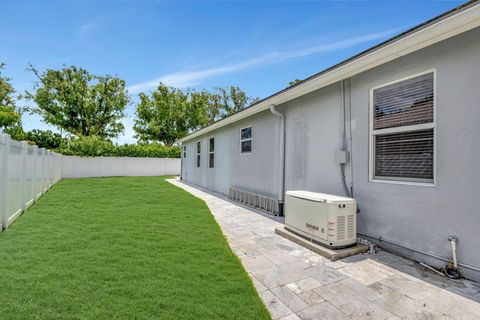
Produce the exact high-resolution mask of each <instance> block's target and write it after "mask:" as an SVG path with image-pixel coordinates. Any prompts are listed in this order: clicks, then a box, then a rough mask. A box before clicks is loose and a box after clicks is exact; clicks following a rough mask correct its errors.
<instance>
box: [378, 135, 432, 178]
mask: <svg viewBox="0 0 480 320" xmlns="http://www.w3.org/2000/svg"><path fill="white" fill-rule="evenodd" d="M433 137H434V134H433V129H429V130H422V131H413V132H405V133H393V134H385V135H376V136H375V176H376V177H387V178H392V177H394V178H395V177H396V178H407V179H408V178H412V179H415V180H417V181H418V180H419V179H421V180H425V181H426V182H431V181H433V155H434V153H433V152H434V151H433V146H434V141H433Z"/></svg>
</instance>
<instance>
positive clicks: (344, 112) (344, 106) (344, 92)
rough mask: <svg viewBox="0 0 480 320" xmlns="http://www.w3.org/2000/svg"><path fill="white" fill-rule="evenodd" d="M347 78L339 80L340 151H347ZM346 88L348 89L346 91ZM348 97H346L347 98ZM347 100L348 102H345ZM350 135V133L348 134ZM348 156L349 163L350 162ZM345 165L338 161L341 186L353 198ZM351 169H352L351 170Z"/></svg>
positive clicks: (348, 87) (348, 88) (351, 186)
mask: <svg viewBox="0 0 480 320" xmlns="http://www.w3.org/2000/svg"><path fill="white" fill-rule="evenodd" d="M346 82H347V80H342V81H340V93H341V94H340V96H341V99H342V102H341V103H342V151H345V152H347V151H348V143H347V105H348V107H349V109H350V107H351V105H350V84H349V81H348V83H346ZM347 90H348V91H347ZM347 97H348V99H347ZM347 100H348V102H347ZM350 136H351V135H350ZM351 161H352V160H351V157H350V163H351ZM345 166H346V163H340V175H341V179H342V186H343V190H344V192H345V194H346V195H347V197H349V198H354V195H353V179H352V181H351V184H350V188H349V187H348V185H347V178H346V175H345ZM351 171H352V170H351Z"/></svg>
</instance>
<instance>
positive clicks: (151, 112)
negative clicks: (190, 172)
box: [133, 84, 257, 146]
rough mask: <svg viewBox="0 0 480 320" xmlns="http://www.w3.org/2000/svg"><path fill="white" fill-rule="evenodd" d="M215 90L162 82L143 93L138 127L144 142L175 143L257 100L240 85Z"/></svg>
mask: <svg viewBox="0 0 480 320" xmlns="http://www.w3.org/2000/svg"><path fill="white" fill-rule="evenodd" d="M215 90H216V91H215V92H213V93H212V92H207V91H205V90H203V91H192V90H188V89H187V90H180V89H176V88H172V87H168V86H166V85H164V84H160V85H159V86H158V87H157V89H156V90H155V91H153V92H152V93H151V94H145V93H141V94H140V95H139V98H140V102H139V103H138V104H137V110H136V113H135V114H136V119H135V125H134V127H133V128H134V130H135V132H136V137H137V138H138V139H139V141H141V142H153V141H157V142H161V143H163V144H164V145H166V146H172V145H173V144H174V143H175V141H177V140H178V139H180V138H182V137H184V136H186V135H188V134H189V133H190V132H192V131H195V130H198V129H199V128H202V127H205V126H207V125H209V124H211V123H213V122H215V121H217V120H219V119H222V118H224V117H226V116H228V115H230V114H232V113H235V112H238V111H241V110H243V109H245V108H246V107H248V105H249V104H250V103H253V102H255V101H257V99H252V98H249V97H247V95H246V94H245V92H243V91H242V90H240V88H238V87H234V86H231V87H228V88H216V89H215Z"/></svg>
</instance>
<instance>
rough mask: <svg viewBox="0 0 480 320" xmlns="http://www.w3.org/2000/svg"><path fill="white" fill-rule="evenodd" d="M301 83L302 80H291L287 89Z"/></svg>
mask: <svg viewBox="0 0 480 320" xmlns="http://www.w3.org/2000/svg"><path fill="white" fill-rule="evenodd" d="M302 81H303V80H300V79H295V80H293V81H290V82H289V83H288V86H289V87H291V86H294V85H296V84H297V83H299V82H302Z"/></svg>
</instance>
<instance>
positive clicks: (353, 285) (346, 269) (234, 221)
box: [170, 180, 480, 320]
mask: <svg viewBox="0 0 480 320" xmlns="http://www.w3.org/2000/svg"><path fill="white" fill-rule="evenodd" d="M170 182H172V183H173V184H175V185H177V186H179V187H180V188H183V189H185V190H187V191H188V192H190V193H192V194H193V195H195V196H197V197H199V198H201V199H203V200H205V202H206V203H207V205H208V206H209V208H210V211H211V212H212V214H213V216H214V217H215V219H216V220H217V222H218V224H219V225H220V227H221V228H222V231H223V233H224V234H225V236H226V238H227V240H228V243H229V245H230V247H231V248H232V250H233V251H234V252H235V254H237V256H238V257H239V258H240V259H241V261H242V263H243V266H244V268H245V270H246V271H247V272H248V273H249V275H250V276H251V278H252V281H253V284H254V285H255V287H256V288H257V291H258V292H259V295H260V297H261V298H262V300H263V301H264V303H265V305H266V306H267V307H268V309H269V310H270V313H271V315H272V318H273V319H282V320H298V319H303V320H305V319H328V320H335V319H382V320H383V319H389V320H395V319H441V320H449V319H454V320H464V319H466V320H469V319H472V320H478V319H480V285H479V284H478V283H475V282H471V281H467V280H461V281H453V280H449V279H446V278H444V277H441V276H438V275H437V274H434V273H432V272H430V271H428V270H425V269H424V268H422V267H421V266H419V265H418V264H417V263H415V262H413V261H410V260H407V259H403V258H401V257H399V256H396V255H393V254H390V253H387V252H383V251H380V252H379V253H377V254H375V255H368V254H364V255H356V256H352V257H348V258H344V259H341V260H338V261H335V262H331V261H329V260H327V259H325V258H323V257H321V256H319V255H318V254H315V253H313V252H311V251H309V250H307V249H305V248H303V247H301V246H299V245H297V244H295V243H293V242H290V241H288V240H287V239H284V238H282V237H280V236H279V235H276V234H275V231H274V230H275V228H276V227H279V226H282V222H283V220H282V218H279V217H273V216H270V215H267V214H262V213H259V212H257V211H255V210H251V209H249V208H246V207H243V206H240V205H238V204H235V203H232V202H230V201H229V200H228V199H226V198H225V197H223V196H221V195H219V194H215V193H212V192H208V191H206V190H204V189H201V188H199V187H193V186H190V185H187V184H184V183H182V182H180V181H178V180H170Z"/></svg>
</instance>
